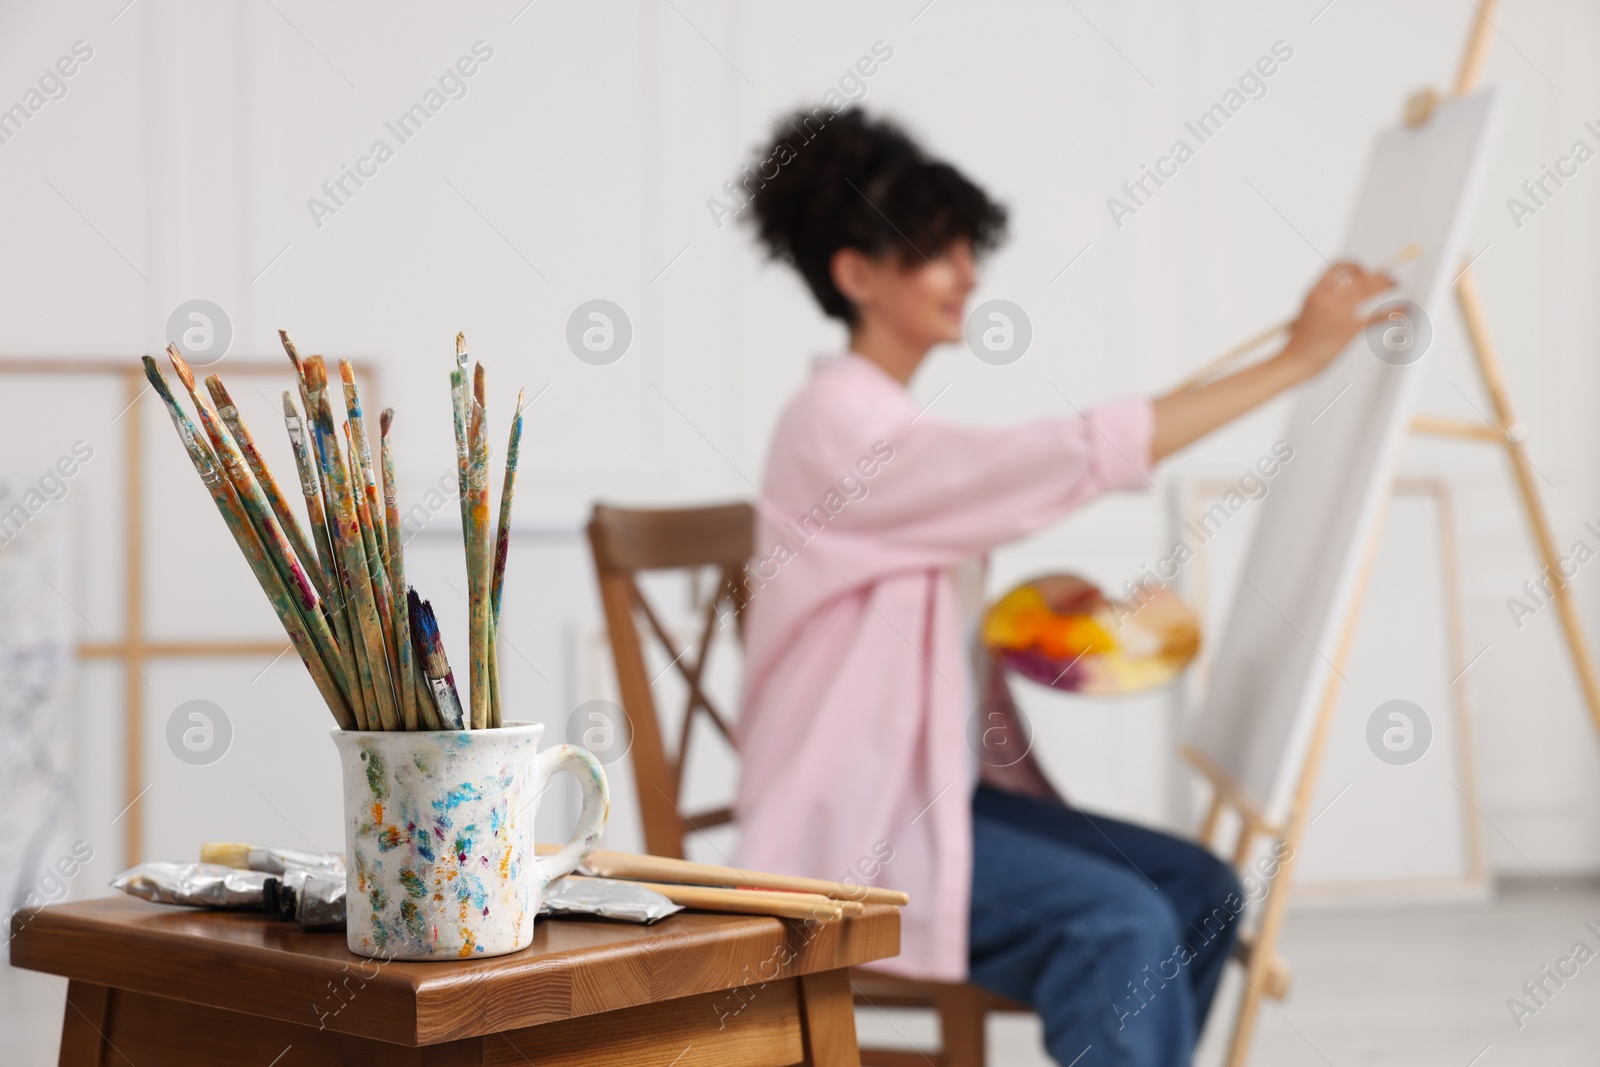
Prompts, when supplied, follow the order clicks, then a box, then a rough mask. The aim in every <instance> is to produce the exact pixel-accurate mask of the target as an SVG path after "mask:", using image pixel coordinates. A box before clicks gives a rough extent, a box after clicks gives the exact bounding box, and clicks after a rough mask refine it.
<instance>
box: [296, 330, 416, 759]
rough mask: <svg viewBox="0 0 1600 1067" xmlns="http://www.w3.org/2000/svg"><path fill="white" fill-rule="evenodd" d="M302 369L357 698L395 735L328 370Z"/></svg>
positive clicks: (309, 365) (379, 629)
mask: <svg viewBox="0 0 1600 1067" xmlns="http://www.w3.org/2000/svg"><path fill="white" fill-rule="evenodd" d="M305 366H306V389H307V391H308V392H310V393H312V394H313V395H316V396H318V397H319V399H320V405H319V407H318V410H317V417H316V423H315V426H316V442H317V455H318V459H319V461H320V463H321V466H322V476H323V480H324V482H325V483H326V484H327V485H328V487H329V489H330V491H331V495H332V496H333V498H334V522H333V524H332V525H331V526H330V530H336V531H337V534H336V540H337V541H338V545H337V548H338V551H339V556H340V562H341V566H342V567H343V571H344V579H345V582H346V586H347V589H346V592H347V594H348V596H349V607H350V610H351V616H352V622H351V637H352V643H353V644H354V645H355V647H356V651H357V654H358V660H359V661H360V668H361V670H360V673H361V685H362V693H363V697H364V698H365V699H366V702H367V708H368V711H369V714H368V726H369V728H371V727H372V726H373V725H374V724H373V722H372V718H373V716H372V715H371V713H370V712H371V710H372V709H373V708H376V709H377V720H378V723H380V724H381V726H382V729H385V730H397V729H399V728H400V716H399V712H398V710H397V709H396V708H395V704H394V695H393V691H392V689H391V686H390V682H389V671H388V666H387V660H386V657H385V649H384V640H383V630H384V626H383V625H382V623H381V621H380V620H379V618H378V605H377V599H376V597H375V596H374V595H373V589H372V580H371V573H370V571H369V569H368V564H367V555H366V543H365V538H364V537H363V536H362V531H361V521H360V519H359V518H358V517H357V514H356V506H355V496H354V494H353V492H352V487H351V485H350V480H349V478H348V477H347V475H346V472H345V468H344V462H343V460H342V459H341V457H340V453H339V438H338V435H337V433H336V432H335V431H334V428H333V408H332V407H331V406H330V405H329V404H328V397H327V392H326V386H327V369H326V367H325V366H324V364H323V363H322V360H321V358H320V357H317V356H313V357H312V358H311V359H310V360H308V361H307V362H306V364H305ZM381 571H382V569H381V568H379V572H380V573H381Z"/></svg>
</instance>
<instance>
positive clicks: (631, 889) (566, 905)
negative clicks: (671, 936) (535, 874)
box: [539, 875, 683, 925]
mask: <svg viewBox="0 0 1600 1067" xmlns="http://www.w3.org/2000/svg"><path fill="white" fill-rule="evenodd" d="M682 910H683V905H681V904H674V903H673V902H672V901H670V900H668V899H667V898H666V897H664V896H662V895H661V894H660V893H657V892H656V891H655V890H654V889H647V888H645V887H644V886H642V885H635V884H633V883H632V882H618V881H613V880H612V879H610V878H587V877H573V876H570V875H569V876H568V877H566V878H562V879H559V880H557V881H555V882H552V883H551V885H550V887H549V888H548V889H546V890H545V891H544V901H543V903H542V904H540V906H539V914H541V915H546V914H549V915H598V916H600V917H602V918H605V919H621V920H622V921H624V922H633V923H644V924H646V925H649V924H650V923H653V922H655V921H657V920H658V919H665V918H666V917H667V916H668V915H671V914H672V913H673V912H678V911H682Z"/></svg>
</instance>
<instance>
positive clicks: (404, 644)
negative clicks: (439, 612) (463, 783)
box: [378, 408, 438, 730]
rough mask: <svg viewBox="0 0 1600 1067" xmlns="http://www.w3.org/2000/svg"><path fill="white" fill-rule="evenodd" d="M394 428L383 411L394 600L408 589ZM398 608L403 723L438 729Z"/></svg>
mask: <svg viewBox="0 0 1600 1067" xmlns="http://www.w3.org/2000/svg"><path fill="white" fill-rule="evenodd" d="M392 425H394V408H384V409H383V414H381V415H379V416H378V452H379V456H380V458H381V461H382V463H383V518H384V526H385V527H386V528H387V530H388V543H389V591H390V593H391V595H392V596H398V595H399V591H400V590H401V589H404V588H406V565H405V560H404V558H403V556H402V553H401V542H400V493H399V490H398V489H397V488H396V486H395V478H394V452H393V451H392V450H391V449H390V448H389V427H390V426H392ZM398 606H399V605H398V604H396V605H393V607H392V608H391V610H390V614H389V619H390V622H391V623H392V624H393V626H394V651H395V665H396V666H397V667H398V668H399V671H398V673H399V677H398V678H397V679H396V682H395V684H396V686H397V688H398V689H399V690H400V719H401V721H402V722H404V723H405V727H406V729H407V730H416V729H418V728H419V727H420V726H422V725H427V726H429V727H431V728H432V729H438V726H437V724H436V723H434V722H431V721H430V722H426V723H424V722H423V720H425V719H430V718H431V717H430V716H428V715H427V714H426V710H427V709H426V707H425V706H424V707H423V708H421V709H419V708H418V706H417V671H416V661H415V658H414V657H415V653H413V651H412V649H411V611H410V606H409V604H408V605H407V608H406V610H404V611H398V610H393V608H397V607H398Z"/></svg>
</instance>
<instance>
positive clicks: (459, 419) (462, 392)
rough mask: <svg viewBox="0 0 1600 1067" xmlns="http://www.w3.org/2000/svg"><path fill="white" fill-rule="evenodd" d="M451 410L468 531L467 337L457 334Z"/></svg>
mask: <svg viewBox="0 0 1600 1067" xmlns="http://www.w3.org/2000/svg"><path fill="white" fill-rule="evenodd" d="M450 410H451V412H452V414H453V415H454V418H455V429H456V482H457V490H458V492H459V493H460V495H461V529H462V531H463V532H465V531H466V529H467V523H468V521H469V518H468V513H469V510H470V507H471V505H469V504H468V502H467V466H468V457H467V410H468V409H467V335H466V334H464V333H458V334H456V366H455V369H454V370H452V371H451V372H450Z"/></svg>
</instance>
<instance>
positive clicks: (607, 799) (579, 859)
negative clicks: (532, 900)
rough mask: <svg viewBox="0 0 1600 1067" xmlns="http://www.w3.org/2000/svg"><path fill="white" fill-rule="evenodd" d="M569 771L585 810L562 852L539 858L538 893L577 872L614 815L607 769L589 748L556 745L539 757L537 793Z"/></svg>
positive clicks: (534, 770) (536, 863) (579, 815)
mask: <svg viewBox="0 0 1600 1067" xmlns="http://www.w3.org/2000/svg"><path fill="white" fill-rule="evenodd" d="M562 771H567V772H568V773H570V774H571V775H572V776H573V777H574V778H576V779H578V784H579V785H581V786H582V787H583V810H582V811H580V812H579V813H578V828H577V829H576V830H574V831H573V833H572V839H571V840H569V841H568V842H567V843H566V844H565V845H562V846H561V849H560V851H558V852H555V853H552V854H551V855H548V856H540V857H539V858H538V859H537V860H536V861H535V869H536V870H537V872H538V877H539V891H540V892H541V893H542V892H544V889H545V887H546V886H548V885H549V884H550V883H551V882H553V881H555V880H556V879H557V878H561V877H563V876H565V875H569V874H571V873H572V872H573V871H575V870H577V869H578V867H579V865H580V864H582V863H583V861H584V860H586V859H588V858H589V853H591V852H593V851H594V846H595V844H596V843H597V842H598V841H599V840H600V834H601V832H602V831H603V830H604V829H605V828H606V817H607V816H608V815H610V813H611V787H610V786H609V785H608V784H607V783H606V772H605V768H603V767H601V766H600V761H599V760H597V759H595V758H594V754H593V753H591V752H590V751H589V750H588V749H586V748H578V747H577V746H576V745H557V746H555V747H554V748H547V749H545V750H544V751H543V752H541V753H539V755H538V757H537V759H536V760H535V762H534V765H533V782H534V791H535V793H543V792H544V791H545V789H546V788H547V787H548V786H549V784H550V779H551V778H554V777H555V776H556V775H558V774H560V773H561V772H562Z"/></svg>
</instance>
